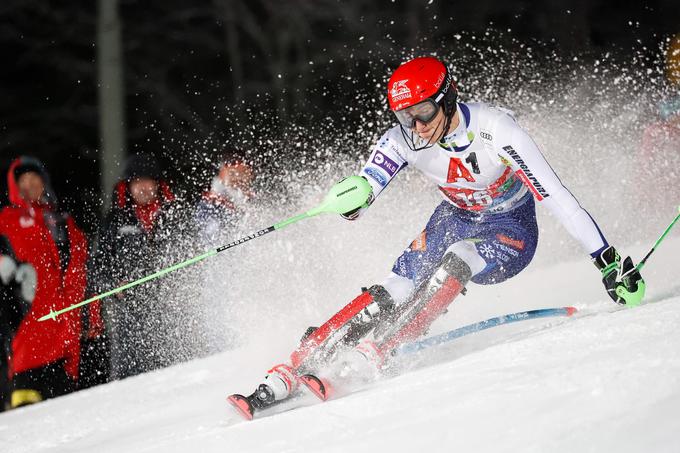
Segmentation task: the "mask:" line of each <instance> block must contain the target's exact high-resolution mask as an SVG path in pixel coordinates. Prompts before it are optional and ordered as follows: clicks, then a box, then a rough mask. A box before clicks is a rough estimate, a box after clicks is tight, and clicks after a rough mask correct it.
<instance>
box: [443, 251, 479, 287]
mask: <svg viewBox="0 0 680 453" xmlns="http://www.w3.org/2000/svg"><path fill="white" fill-rule="evenodd" d="M439 268H440V269H443V270H444V271H445V272H446V273H447V274H448V275H450V276H451V277H453V278H455V279H456V280H458V282H460V284H461V285H463V286H464V285H465V284H466V283H467V282H468V281H470V279H471V278H472V269H470V265H469V264H468V263H467V262H466V261H465V260H464V259H462V258H461V257H459V256H458V255H456V253H455V252H447V253H446V254H445V255H444V258H442V261H441V264H440V265H439Z"/></svg>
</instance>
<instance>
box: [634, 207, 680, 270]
mask: <svg viewBox="0 0 680 453" xmlns="http://www.w3.org/2000/svg"><path fill="white" fill-rule="evenodd" d="M678 211H680V206H678ZM678 219H680V213H679V214H678V215H676V216H675V218H674V219H673V221H672V222H671V223H670V225H668V226H667V227H666V229H665V230H664V232H663V233H662V234H661V236H660V237H659V239H657V240H656V242H655V243H654V245H653V246H652V249H651V250H650V251H649V252H647V255H645V257H644V258H642V261H640V262H639V263H638V265H637V266H635V269H636V270H638V271H640V270H641V269H642V268H643V267H644V265H645V263H646V262H647V259H648V258H649V257H650V256H651V255H652V253H654V250H656V248H657V247H658V246H659V244H661V241H663V240H664V239H665V238H666V235H667V234H668V232H669V231H671V228H673V226H674V225H675V223H676V222H677V221H678Z"/></svg>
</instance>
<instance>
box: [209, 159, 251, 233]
mask: <svg viewBox="0 0 680 453" xmlns="http://www.w3.org/2000/svg"><path fill="white" fill-rule="evenodd" d="M252 184H253V169H252V168H251V167H250V165H248V164H247V163H245V162H243V161H241V160H236V159H231V160H223V161H222V164H221V165H220V168H219V171H218V173H217V175H215V177H214V178H213V179H212V183H211V185H210V190H207V191H206V192H204V193H203V196H202V197H201V200H200V201H199V203H198V206H197V207H196V215H195V221H196V225H197V228H198V231H199V235H200V238H201V240H202V242H203V243H206V244H214V243H215V242H216V241H218V240H219V239H224V236H225V232H229V231H230V230H233V229H234V227H235V226H236V223H237V222H238V220H239V219H240V217H241V216H242V215H243V212H244V208H245V205H246V204H247V203H248V202H249V201H250V200H251V199H252V198H253V192H252Z"/></svg>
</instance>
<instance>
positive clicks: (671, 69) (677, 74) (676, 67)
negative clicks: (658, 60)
mask: <svg viewBox="0 0 680 453" xmlns="http://www.w3.org/2000/svg"><path fill="white" fill-rule="evenodd" d="M666 79H667V80H668V82H669V83H670V84H671V85H680V33H678V34H676V35H675V36H673V38H671V42H670V45H669V46H668V49H667V50H666Z"/></svg>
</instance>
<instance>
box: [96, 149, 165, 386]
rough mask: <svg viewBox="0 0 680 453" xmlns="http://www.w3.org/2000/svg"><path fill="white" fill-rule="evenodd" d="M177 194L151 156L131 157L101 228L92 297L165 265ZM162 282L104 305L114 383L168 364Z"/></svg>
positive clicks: (122, 294)
mask: <svg viewBox="0 0 680 453" xmlns="http://www.w3.org/2000/svg"><path fill="white" fill-rule="evenodd" d="M174 205H175V196H174V195H173V193H172V191H171V190H170V187H169V185H168V184H167V182H166V181H164V180H163V177H162V171H161V167H160V165H159V163H158V161H157V160H156V159H155V158H154V157H153V156H151V155H148V154H138V155H133V156H131V157H130V158H129V159H128V160H127V161H126V163H125V167H124V171H123V174H122V176H121V179H120V180H119V181H118V183H117V184H116V185H115V187H114V189H113V202H112V206H111V209H110V211H109V212H108V213H107V215H106V216H105V219H104V222H103V224H102V226H101V228H100V232H99V239H98V245H97V250H96V252H95V253H94V255H93V259H92V263H91V265H90V268H91V271H92V275H93V278H92V287H91V293H92V294H101V293H103V292H105V291H108V290H110V289H112V288H115V287H118V286H120V285H121V284H124V283H128V282H131V281H133V280H136V279H138V278H141V277H144V276H145V275H148V274H151V273H153V272H155V271H156V270H158V269H159V268H160V267H162V263H163V261H162V260H163V257H164V255H165V254H166V248H167V246H168V239H169V238H170V237H171V236H172V233H173V228H172V227H171V224H172V220H171V217H172V212H171V211H172V209H171V208H172V207H173V206H174ZM159 299H160V295H159V284H158V283H157V284H147V285H140V286H138V287H136V288H132V289H129V290H127V291H125V292H123V293H120V294H119V295H117V298H114V299H113V300H110V301H107V302H106V303H105V304H104V305H103V308H104V319H105V324H106V328H107V332H108V336H109V345H110V369H109V370H104V371H106V372H107V373H108V372H110V376H111V378H113V379H122V378H125V377H128V376H133V375H136V374H140V373H143V372H145V371H150V370H152V369H155V368H158V367H160V366H162V365H164V360H163V358H162V357H159V351H158V350H156V349H154V346H153V345H154V343H157V341H156V339H155V338H154V336H155V335H156V334H157V333H158V330H159V326H158V325H156V322H157V321H158V319H159V316H158V315H157V313H154V311H155V310H156V308H154V307H156V306H157V305H158V304H160V301H159Z"/></svg>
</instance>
